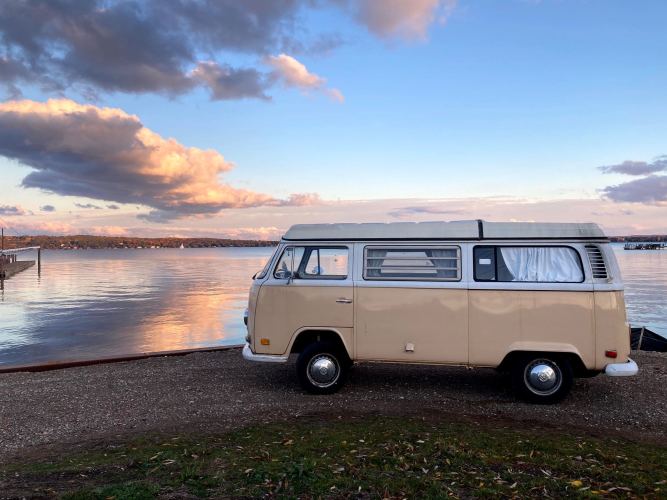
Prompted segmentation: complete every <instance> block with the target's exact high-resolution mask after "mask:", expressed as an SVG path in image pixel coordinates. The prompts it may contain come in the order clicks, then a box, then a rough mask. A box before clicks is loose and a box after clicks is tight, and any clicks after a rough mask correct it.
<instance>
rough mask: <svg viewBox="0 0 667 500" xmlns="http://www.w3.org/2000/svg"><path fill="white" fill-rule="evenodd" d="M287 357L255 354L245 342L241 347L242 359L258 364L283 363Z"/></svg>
mask: <svg viewBox="0 0 667 500" xmlns="http://www.w3.org/2000/svg"><path fill="white" fill-rule="evenodd" d="M287 358H289V355H287V356H282V355H278V354H255V353H254V352H252V349H250V344H248V343H247V342H246V344H245V345H244V346H243V359H245V360H247V361H258V362H260V363H284V362H285V361H287Z"/></svg>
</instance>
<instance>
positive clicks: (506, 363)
mask: <svg viewBox="0 0 667 500" xmlns="http://www.w3.org/2000/svg"><path fill="white" fill-rule="evenodd" d="M527 354H530V355H533V356H544V357H549V356H554V355H556V356H558V357H561V358H565V359H567V360H568V361H569V362H570V366H571V367H572V372H573V373H574V376H575V377H586V376H590V370H589V369H588V368H586V365H585V364H584V362H583V360H582V359H581V356H580V355H579V353H578V352H576V350H566V351H565V350H543V349H542V350H530V349H515V350H512V351H510V352H508V353H507V354H506V355H505V357H504V358H503V360H502V361H501V362H500V365H498V370H500V371H509V370H510V368H511V366H512V365H513V364H514V362H516V361H517V360H518V359H520V358H522V357H524V356H526V355H527Z"/></svg>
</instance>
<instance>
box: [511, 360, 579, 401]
mask: <svg viewBox="0 0 667 500" xmlns="http://www.w3.org/2000/svg"><path fill="white" fill-rule="evenodd" d="M511 377H512V386H513V388H514V392H515V393H516V395H517V396H518V397H519V398H521V399H523V400H524V401H528V402H530V403H539V404H552V403H558V402H559V401H561V400H562V399H563V398H564V397H565V396H567V395H568V393H569V392H570V389H572V384H573V382H574V375H573V373H572V365H571V364H570V362H569V360H568V359H567V358H566V357H565V356H561V355H558V354H550V353H544V354H538V353H535V354H525V355H522V356H521V357H519V358H517V359H516V360H515V361H514V362H513V363H512V367H511Z"/></svg>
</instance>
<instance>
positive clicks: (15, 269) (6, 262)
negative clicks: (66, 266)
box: [0, 239, 42, 281]
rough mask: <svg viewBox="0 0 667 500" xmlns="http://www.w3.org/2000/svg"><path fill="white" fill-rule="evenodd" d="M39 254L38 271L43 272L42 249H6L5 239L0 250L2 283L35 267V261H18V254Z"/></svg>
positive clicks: (0, 279)
mask: <svg viewBox="0 0 667 500" xmlns="http://www.w3.org/2000/svg"><path fill="white" fill-rule="evenodd" d="M31 251H36V252H37V261H36V262H37V271H38V272H41V270H42V248H41V247H24V248H5V242H4V239H3V241H2V248H0V281H4V280H6V279H8V278H11V277H12V276H14V275H15V274H17V273H20V272H21V271H25V270H26V269H28V268H29V267H32V266H34V265H35V261H34V260H18V254H20V253H23V252H31Z"/></svg>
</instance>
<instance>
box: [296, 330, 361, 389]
mask: <svg viewBox="0 0 667 500" xmlns="http://www.w3.org/2000/svg"><path fill="white" fill-rule="evenodd" d="M349 366H350V358H349V357H348V356H347V354H346V353H345V351H344V350H342V349H341V348H340V346H338V345H336V344H334V343H331V342H314V343H312V344H310V345H308V346H306V347H305V348H304V349H303V351H301V354H299V358H298V360H297V362H296V372H297V375H298V376H299V383H300V384H301V387H303V388H304V389H305V390H306V391H308V392H310V393H312V394H331V393H334V392H336V391H337V390H338V389H340V388H341V387H342V386H343V384H344V383H345V378H346V377H347V371H348V369H349Z"/></svg>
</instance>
